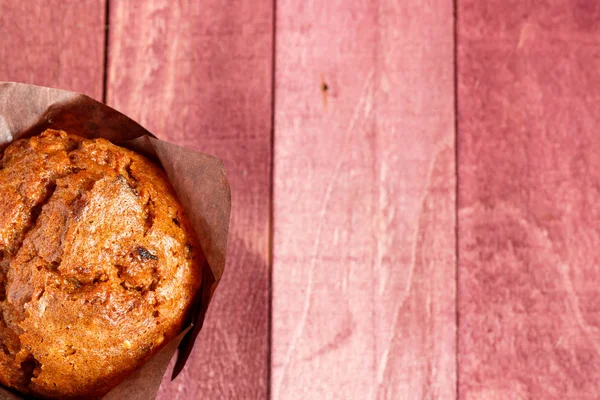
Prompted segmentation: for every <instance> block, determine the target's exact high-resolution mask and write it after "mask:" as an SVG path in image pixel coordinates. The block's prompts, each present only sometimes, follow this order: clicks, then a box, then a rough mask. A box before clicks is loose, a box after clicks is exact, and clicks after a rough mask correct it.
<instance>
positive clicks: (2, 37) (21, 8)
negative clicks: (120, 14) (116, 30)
mask: <svg viewBox="0 0 600 400" xmlns="http://www.w3.org/2000/svg"><path fill="white" fill-rule="evenodd" d="M105 4H106V3H105V0H81V1H62V0H47V1H37V0H36V1H31V2H30V1H27V2H19V1H12V0H0V60H2V62H1V63H0V81H15V82H23V83H31V84H35V85H42V86H50V87H56V88H59V89H65V90H73V91H76V92H82V93H85V94H87V95H89V96H91V97H93V98H95V99H99V100H102V86H103V73H104V26H105V21H104V19H105Z"/></svg>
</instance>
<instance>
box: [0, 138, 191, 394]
mask: <svg viewBox="0 0 600 400" xmlns="http://www.w3.org/2000/svg"><path fill="white" fill-rule="evenodd" d="M196 249H197V244H196V240H195V238H194V234H193V232H192V228H191V226H190V223H189V221H188V219H187V218H186V215H185V212H184V210H183V207H182V205H181V203H180V202H179V200H178V199H177V197H176V194H175V192H174V190H173V187H172V186H171V184H170V183H169V181H168V179H167V177H166V175H165V173H164V172H163V171H162V170H161V169H160V168H159V167H158V166H156V165H154V164H153V163H152V162H150V161H149V160H147V159H146V158H144V157H142V156H141V155H139V154H137V153H135V152H133V151H130V150H127V149H124V148H121V147H118V146H116V145H114V144H112V143H110V142H109V141H107V140H104V139H94V140H89V139H84V138H81V137H78V136H76V135H73V134H68V133H66V132H63V131H55V130H47V131H45V132H44V133H42V134H41V135H39V136H35V137H33V138H30V139H22V140H18V141H15V142H13V143H12V144H10V145H9V146H8V147H7V148H6V149H5V150H4V151H3V152H2V151H0V383H1V384H2V385H4V386H6V387H9V388H13V389H15V390H17V391H19V392H22V393H24V394H28V395H34V396H38V397H42V398H61V399H78V398H85V399H90V398H98V397H101V396H103V395H105V394H106V393H107V392H108V391H110V390H111V389H112V388H114V387H115V386H116V385H118V384H119V383H120V382H121V381H123V380H124V379H125V378H127V377H128V376H129V375H130V374H131V373H132V372H133V371H134V370H135V369H137V368H139V367H140V366H141V365H142V364H143V363H144V362H145V361H147V360H148V358H150V357H151V356H152V355H153V354H155V353H156V352H157V351H158V350H159V349H160V348H161V347H162V346H163V345H165V344H167V343H168V342H169V341H170V340H171V339H173V338H174V337H175V336H177V334H178V333H179V332H181V330H182V328H183V327H184V324H185V323H186V322H187V321H188V318H189V314H190V312H191V309H192V307H193V305H194V303H195V301H196V300H197V298H196V294H197V293H198V292H199V287H200V284H201V275H202V272H201V265H202V259H201V258H202V254H201V253H200V252H199V251H197V250H196Z"/></svg>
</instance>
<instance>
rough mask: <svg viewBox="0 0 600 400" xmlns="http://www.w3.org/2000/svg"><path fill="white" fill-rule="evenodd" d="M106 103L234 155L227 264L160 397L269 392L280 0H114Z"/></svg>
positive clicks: (178, 137)
mask: <svg viewBox="0 0 600 400" xmlns="http://www.w3.org/2000/svg"><path fill="white" fill-rule="evenodd" d="M110 10H111V12H110V25H111V30H110V40H109V70H108V85H107V86H108V103H109V104H110V105H112V106H114V107H115V108H117V109H119V110H121V111H123V112H124V113H126V114H127V115H129V116H131V117H133V118H135V119H136V120H138V121H139V122H141V123H142V124H143V125H144V126H146V127H147V128H148V129H150V130H151V131H152V132H154V133H155V134H157V135H159V136H160V137H161V138H163V139H166V140H169V141H172V142H176V143H178V144H181V145H185V146H189V147H191V148H194V149H197V150H202V151H205V152H208V153H212V154H215V155H217V156H219V157H220V158H222V159H223V160H224V161H225V165H226V168H227V170H228V176H229V179H230V182H231V186H232V192H233V215H232V223H231V229H230V245H229V252H228V264H227V267H226V271H225V276H224V279H223V281H222V283H221V286H220V288H219V289H218V290H217V293H216V296H215V298H214V302H213V304H212V305H211V308H210V309H209V313H208V316H207V321H206V324H205V328H204V330H203V332H202V333H201V334H200V336H199V339H198V341H197V342H196V347H195V350H194V353H193V354H192V357H191V359H190V360H189V361H188V366H187V368H186V369H185V370H184V372H183V374H182V376H181V377H180V378H178V379H177V380H176V381H175V382H174V383H172V384H171V383H169V382H168V377H166V378H165V381H164V384H163V387H162V389H161V396H160V398H162V399H169V400H172V399H198V398H206V399H235V398H238V399H262V398H265V397H266V396H267V391H268V388H267V385H268V384H267V378H268V369H269V362H268V352H269V347H268V336H269V324H268V319H269V230H270V227H269V208H270V171H271V170H270V166H271V118H272V114H271V113H272V101H271V98H272V93H271V86H272V48H273V34H272V31H273V26H272V22H273V15H272V12H273V3H272V1H271V0H260V1H255V0H236V1H232V2H227V3H225V2H221V1H215V0H209V1H203V2H198V1H192V0H187V1H178V2H175V3H174V2H172V1H169V0H152V1H145V2H139V1H134V0H129V1H113V2H111V8H110Z"/></svg>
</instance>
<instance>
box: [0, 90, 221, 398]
mask: <svg viewBox="0 0 600 400" xmlns="http://www.w3.org/2000/svg"><path fill="white" fill-rule="evenodd" d="M48 128H53V129H62V130H64V131H67V132H70V133H74V134H77V135H79V136H83V137H87V138H99V137H102V138H105V139H108V140H110V141H112V142H113V143H116V144H119V145H121V146H123V147H127V148H130V149H132V150H135V151H137V152H139V153H141V154H143V155H145V156H146V157H148V158H150V159H152V160H154V161H156V162H157V163H159V164H160V165H162V167H163V168H164V170H165V171H166V173H167V175H168V177H169V179H170V180H171V183H172V184H173V187H174V188H175V191H176V192H177V195H178V196H179V199H180V200H181V202H182V203H183V205H184V207H185V210H186V212H187V215H188V218H189V219H190V221H191V223H192V226H193V228H194V230H195V232H196V235H197V237H198V242H199V243H200V246H201V248H202V251H203V252H204V255H205V257H206V260H207V262H206V263H205V265H204V266H203V268H204V269H203V282H202V287H201V289H200V290H201V291H202V293H201V296H199V298H200V299H201V300H200V303H199V304H198V305H197V307H196V310H195V312H194V313H193V318H192V320H191V321H190V324H189V326H188V327H187V328H186V329H185V330H184V331H183V332H181V334H180V335H179V336H178V337H177V338H176V339H174V340H173V341H171V342H170V343H168V344H167V345H166V346H165V347H164V348H163V349H161V351H159V352H158V353H157V354H156V355H155V356H154V357H153V358H152V359H150V360H149V361H148V362H147V363H146V364H145V365H144V366H143V367H141V368H140V369H139V370H137V371H136V372H135V373H134V374H133V375H132V376H130V377H129V378H128V379H127V380H125V381H124V382H123V383H121V385H119V386H118V387H116V388H115V389H113V390H112V391H111V392H110V393H109V394H108V395H107V396H105V397H104V399H105V400H116V399H128V400H137V399H139V400H142V399H144V400H148V399H154V398H156V394H157V392H158V389H159V387H160V383H161V381H162V378H163V375H164V374H165V371H166V370H167V367H168V364H169V362H170V360H171V359H172V357H173V355H174V354H175V352H176V351H177V350H178V349H179V352H178V357H177V362H176V364H175V369H174V371H173V376H172V377H173V378H175V377H176V376H177V375H178V374H179V372H181V370H182V369H183V367H184V365H185V362H186V361H187V358H188V357H189V354H190V352H191V350H192V347H193V345H194V341H195V339H196V337H197V335H198V333H199V332H200V329H201V328H202V323H203V322H204V316H205V314H206V310H207V307H208V305H209V303H210V299H211V298H212V295H213V293H214V290H215V289H216V287H217V284H218V282H219V280H220V279H221V276H222V275H223V268H224V266H225V254H226V248H227V234H228V229H229V217H230V213H231V193H230V189H229V184H228V182H227V177H226V175H225V171H224V168H223V163H222V162H221V161H220V160H219V159H217V158H215V157H212V156H210V155H207V154H203V153H198V152H195V151H192V150H189V149H186V148H183V147H179V146H176V145H173V144H170V143H167V142H164V141H161V140H158V139H157V138H156V137H155V136H154V135H152V134H151V133H150V132H148V131H147V130H146V129H144V128H143V127H142V126H140V125H139V124H137V123H136V122H134V121H133V120H131V119H129V118H128V117H126V116H124V115H123V114H121V113H119V112H118V111H115V110H113V109H112V108H110V107H108V106H106V105H104V104H102V103H99V102H97V101H95V100H93V99H91V98H89V97H87V96H85V95H83V94H80V93H73V92H68V91H64V90H58V89H50V88H45V87H39V86H33V85H26V84H20V83H8V82H7V83H4V82H0V149H1V148H5V147H6V146H7V145H8V144H9V143H10V142H12V141H13V140H16V139H20V138H24V137H29V136H33V135H37V134H39V133H41V132H43V131H44V130H45V129H48ZM24 398H25V397H23V396H22V395H18V394H13V393H11V392H10V391H8V390H6V389H4V388H2V387H0V400H15V399H24Z"/></svg>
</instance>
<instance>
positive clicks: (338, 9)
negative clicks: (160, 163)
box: [272, 0, 456, 399]
mask: <svg viewBox="0 0 600 400" xmlns="http://www.w3.org/2000/svg"><path fill="white" fill-rule="evenodd" d="M452 13H453V9H452V2H451V1H444V0H428V1H417V0H410V1H404V2H396V1H393V0H380V1H377V2H362V1H356V0H353V1H347V0H334V1H328V2H319V1H304V2H297V1H292V0H281V1H278V2H277V13H276V15H277V21H276V27H277V29H276V44H277V48H276V62H275V66H276V96H275V99H276V108H275V109H276V119H275V133H276V140H275V167H274V168H275V182H274V184H275V187H274V191H275V192H274V228H275V230H274V231H275V234H274V260H273V263H274V264H273V269H274V273H273V274H274V275H273V347H272V353H273V367H272V376H273V381H272V393H273V398H275V399H296V398H298V399H349V398H355V399H367V398H371V399H375V398H377V399H404V398H406V399H420V398H436V399H437V398H443V399H449V398H453V397H454V396H455V389H456V376H455V365H456V359H455V356H456V347H455V343H456V324H455V322H456V320H455V314H456V309H455V270H456V260H455V199H454V198H455V173H454V172H455V164H454V108H453V107H454V106H453V104H454V97H453V96H454V95H453V93H454V89H453V87H454V85H453V34H452V32H453V19H452Z"/></svg>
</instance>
